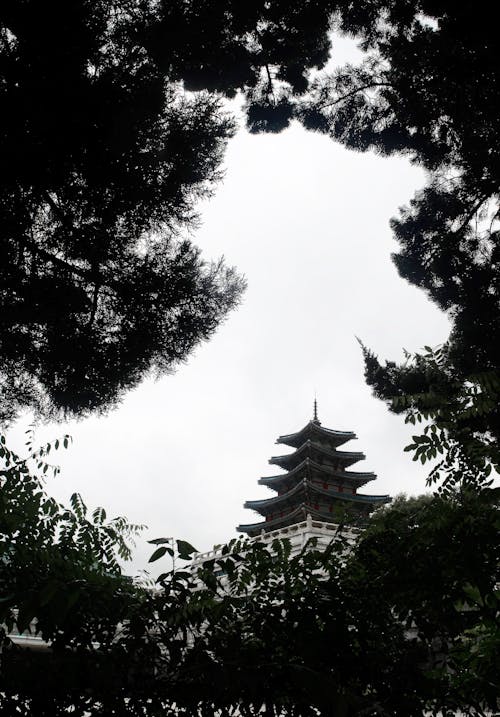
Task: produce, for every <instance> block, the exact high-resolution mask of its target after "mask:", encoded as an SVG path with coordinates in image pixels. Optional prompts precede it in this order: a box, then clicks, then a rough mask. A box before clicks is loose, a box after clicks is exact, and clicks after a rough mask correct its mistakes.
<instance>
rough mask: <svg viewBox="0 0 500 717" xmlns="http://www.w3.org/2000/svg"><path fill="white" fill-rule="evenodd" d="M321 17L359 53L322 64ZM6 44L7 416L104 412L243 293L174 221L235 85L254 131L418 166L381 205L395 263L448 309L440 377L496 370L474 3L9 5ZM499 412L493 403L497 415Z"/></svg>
mask: <svg viewBox="0 0 500 717" xmlns="http://www.w3.org/2000/svg"><path fill="white" fill-rule="evenodd" d="M332 29H333V30H336V31H337V32H342V33H347V34H349V35H351V36H354V37H356V38H357V39H358V41H359V42H360V43H361V46H362V47H363V49H364V50H365V53H366V54H365V60H364V61H363V62H362V63H361V64H359V65H356V66H351V65H347V66H344V67H341V68H338V69H337V70H336V71H335V72H333V73H325V72H322V71H321V70H322V68H324V66H325V64H326V62H327V60H328V57H329V54H330V49H331V50H332V53H333V57H335V39H334V38H333V47H332V48H331V47H330V44H331V37H332V36H331V31H332ZM0 58H1V64H0V74H1V78H2V82H1V84H0V92H1V93H2V100H3V102H2V105H3V107H4V108H5V109H4V112H3V113H2V118H1V123H0V156H1V159H2V162H1V167H2V169H1V172H2V193H1V201H0V216H1V219H2V232H1V237H0V252H1V257H2V278H3V282H2V290H1V293H0V302H1V322H2V328H1V331H0V355H1V356H2V375H1V381H0V386H1V390H2V395H3V398H2V411H3V414H4V417H5V418H8V417H9V416H12V415H13V414H14V413H15V410H16V408H17V407H18V406H23V405H31V406H32V407H33V408H35V410H37V411H38V412H39V413H42V414H45V415H47V414H52V415H61V413H67V414H77V415H78V414H85V413H87V412H89V411H92V410H99V409H105V408H106V407H109V406H111V405H113V404H114V403H116V401H117V400H119V398H120V396H121V395H122V394H123V391H124V390H126V389H127V388H129V387H131V386H133V385H135V384H136V383H137V382H138V381H140V379H141V378H142V377H143V376H144V375H145V374H147V373H148V372H150V371H156V372H160V373H161V372H163V371H166V370H170V369H171V368H172V367H174V366H175V365H176V363H178V362H179V361H182V360H183V359H184V358H185V357H186V356H187V355H188V353H189V351H190V350H191V349H192V347H193V346H194V345H195V344H196V343H197V342H198V341H200V340H202V339H205V338H207V337H208V336H209V335H210V334H211V333H212V332H213V330H214V329H215V327H216V326H217V324H218V323H219V322H220V320H221V319H222V318H223V317H224V316H225V315H226V314H227V312H228V311H229V309H230V308H232V307H233V306H234V305H235V304H236V303H237V301H238V299H239V296H240V295H241V290H242V287H243V283H242V280H241V279H240V278H238V277H237V275H236V274H235V273H234V271H232V270H228V269H226V268H225V267H224V265H223V264H220V263H216V264H214V265H207V264H205V263H204V262H203V261H202V259H201V257H200V254H199V251H198V250H197V249H196V248H195V247H194V246H193V245H192V244H191V243H190V241H189V240H188V239H187V238H186V236H185V234H183V233H182V232H183V230H185V229H186V228H187V227H189V226H193V222H195V213H196V210H195V205H196V201H197V200H198V199H199V198H200V197H203V196H207V195H208V194H210V192H211V191H213V188H214V186H215V183H216V182H217V180H218V179H219V178H220V162H221V159H222V155H223V151H224V147H225V144H226V142H227V140H228V139H229V138H230V137H231V135H232V134H233V132H234V131H235V125H234V122H233V120H232V119H231V117H230V115H229V114H228V111H227V106H226V105H225V104H224V100H225V99H226V98H231V97H234V96H235V94H236V93H237V92H241V93H242V94H243V96H244V99H245V110H246V117H247V124H248V127H249V129H250V131H252V132H261V131H280V130H281V129H284V128H285V127H286V126H288V124H289V123H290V122H291V121H292V120H293V119H295V120H298V121H300V122H302V123H303V125H304V126H305V127H307V128H310V129H312V130H314V131H319V132H322V133H326V134H328V135H329V136H331V137H332V138H333V139H334V140H336V141H340V142H342V143H343V144H345V145H346V146H347V147H350V148H352V149H355V150H361V151H366V150H375V151H377V152H381V153H383V154H391V153H395V152H396V153H404V154H408V155H409V156H410V157H411V158H412V160H413V161H415V162H418V163H420V164H421V165H423V166H424V167H425V168H426V169H427V170H428V171H429V183H428V186H427V187H425V188H424V189H423V190H422V191H420V192H419V193H418V194H417V195H416V196H415V198H414V199H413V200H412V201H411V202H410V204H409V206H408V207H406V208H404V209H403V210H402V212H401V214H400V217H399V218H398V219H395V220H394V221H393V230H394V232H395V236H396V238H397V240H398V241H399V244H400V251H399V253H397V254H396V255H395V257H394V260H395V263H396V265H397V267H398V270H399V272H400V274H401V275H402V276H403V277H404V278H406V279H407V280H408V281H410V282H412V283H414V284H415V285H417V286H420V287H422V288H423V289H424V290H425V291H427V293H428V294H429V296H430V297H431V298H432V299H433V300H434V301H435V302H437V304H438V305H439V306H440V307H441V308H442V309H443V310H445V311H447V312H448V314H449V315H450V316H451V317H452V320H453V329H452V333H451V335H450V337H449V340H448V342H447V345H446V351H447V360H448V367H449V370H450V373H452V374H453V375H454V376H455V377H456V378H457V377H458V378H460V379H461V380H465V378H466V377H469V376H470V374H471V373H474V372H477V368H478V367H480V368H481V370H495V371H496V370H497V369H498V366H499V357H498V341H497V340H496V336H497V334H498V328H499V327H498V323H499V321H500V318H499V317H500V312H499V304H498V266H497V264H498V261H497V259H498V257H497V253H498V251H499V249H498V226H497V212H498V192H497V187H498V179H499V175H498V173H499V170H498V167H499V157H498V147H497V142H496V138H497V136H498V129H499V128H498V122H499V120H498V112H497V107H498V100H499V91H500V90H499V84H498V63H497V62H496V37H495V32H494V29H493V26H492V24H491V25H490V26H488V23H485V22H484V18H483V15H482V13H481V12H479V11H478V12H477V13H471V12H470V11H469V9H468V8H466V7H464V8H462V7H458V6H457V4H456V3H450V2H444V1H443V2H428V1H427V0H418V1H417V0H415V1H413V2H407V0H373V1H372V2H370V3H366V2H363V3H361V2H359V3H358V2H345V1H344V0H324V2H316V1H315V0H306V1H305V2H304V1H303V2H298V1H297V0H294V1H293V2H290V1H287V2H283V1H282V0H271V1H267V0H259V1H258V2H254V3H251V4H248V3H247V4H241V3H235V2H232V0H226V1H225V2H223V3H221V2H214V1H213V0H204V1H203V2H186V1H185V0H175V1H173V2H168V3H167V2H160V3H156V2H152V1H150V0H141V1H137V0H120V1H119V2H115V3H104V2H89V1H86V0H78V2H75V3H71V4H70V5H68V4H67V3H62V2H60V0H50V2H48V3H44V6H43V9H42V8H41V6H40V4H39V3H36V2H35V1H34V0H25V1H24V2H16V1H14V0H10V1H8V2H6V3H4V4H3V7H2V10H1V15H0ZM372 373H373V372H371V373H370V372H369V381H370V382H371V383H372V384H373V385H374V387H375V388H376V390H377V391H378V392H379V394H380V395H381V396H385V397H386V398H387V397H388V396H390V395H394V386H393V385H392V384H391V381H390V380H389V379H390V378H391V376H392V377H394V376H395V375H396V374H397V377H398V378H397V380H398V381H401V382H402V386H403V384H404V383H405V376H407V374H408V372H407V371H405V370H404V369H403V368H402V369H401V370H399V369H396V368H395V367H392V368H391V371H390V373H389V374H388V373H387V372H386V371H384V370H383V369H382V367H380V369H379V370H378V379H377V381H378V383H377V385H375V384H374V379H373V376H372ZM383 374H385V375H386V377H387V379H388V382H387V381H386V383H388V385H386V386H385V388H384V387H383V386H382V383H383V381H382V375H383ZM412 375H413V380H414V383H415V384H419V385H423V384H425V381H426V379H425V376H424V375H423V374H422V372H421V371H420V370H414V371H413V373H412ZM402 390H406V388H404V389H403V388H402ZM396 393H398V391H397V390H396ZM497 423H498V413H497V411H496V410H494V411H491V412H490V414H489V417H488V430H492V431H494V432H495V431H498V426H497Z"/></svg>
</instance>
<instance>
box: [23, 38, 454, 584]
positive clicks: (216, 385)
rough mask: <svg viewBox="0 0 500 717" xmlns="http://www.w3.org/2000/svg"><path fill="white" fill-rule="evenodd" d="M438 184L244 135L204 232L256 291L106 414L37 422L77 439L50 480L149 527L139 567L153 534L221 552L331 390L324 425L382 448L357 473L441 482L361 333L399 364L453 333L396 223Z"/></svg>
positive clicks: (412, 489)
mask: <svg viewBox="0 0 500 717" xmlns="http://www.w3.org/2000/svg"><path fill="white" fill-rule="evenodd" d="M341 49H342V52H343V56H346V54H345V53H347V56H348V54H349V53H350V52H351V48H350V45H349V43H347V42H345V43H343V44H342V48H341ZM424 181H425V177H424V174H423V172H422V171H421V170H420V169H418V168H416V167H412V166H411V165H410V164H409V162H408V160H406V159H401V158H399V159H398V158H391V159H387V158H380V157H376V156H374V155H373V154H359V153H355V152H352V151H347V150H345V149H343V148H342V147H340V146H338V145H337V144H334V143H333V142H332V141H331V140H329V139H328V138H326V137H324V136H319V135H315V134H313V133H310V132H309V133H308V132H305V131H304V130H303V129H301V128H300V127H299V126H293V127H292V128H290V129H289V130H287V131H286V132H283V133H282V134H279V135H264V136H251V135H249V134H247V133H246V132H245V131H243V130H242V131H240V132H239V134H238V135H237V136H236V138H235V139H233V140H232V141H231V143H230V145H229V148H228V152H227V157H226V176H225V180H224V183H223V184H222V185H221V186H220V187H219V189H218V192H217V194H216V196H215V197H214V198H213V199H212V200H210V201H209V202H206V203H205V204H203V206H202V207H201V209H202V220H203V224H202V227H201V229H200V230H199V231H198V232H197V233H196V235H195V237H194V240H195V242H196V243H197V244H198V245H199V246H200V247H201V248H202V250H203V252H204V255H205V257H206V258H207V259H210V258H217V257H218V256H220V255H222V254H223V255H224V256H225V257H226V260H227V262H228V263H229V264H231V265H236V266H237V267H238V269H239V270H240V272H242V273H244V274H245V275H246V277H247V280H248V289H247V292H246V294H245V296H244V300H243V303H242V305H241V306H240V307H239V309H238V310H236V311H235V312H233V313H232V314H231V315H230V316H229V318H228V320H227V321H226V323H225V324H224V325H223V326H221V327H220V329H219V330H218V332H217V333H216V335H215V336H214V337H213V338H212V340H211V341H210V342H209V343H207V344H204V345H203V346H201V347H200V348H199V349H198V350H197V351H196V352H195V353H194V354H193V355H192V356H191V357H190V360H189V362H188V363H187V364H186V365H184V366H181V367H180V368H179V370H178V371H177V373H176V374H175V375H172V376H167V377H164V378H162V379H161V380H159V381H156V382H154V381H147V382H145V383H144V384H142V385H141V386H140V387H139V388H138V389H136V390H135V391H133V392H131V393H130V394H129V395H128V396H127V398H126V399H125V401H124V402H123V404H122V405H121V407H120V408H119V409H118V410H116V411H114V412H112V413H110V414H109V415H108V416H107V417H102V418H90V419H88V420H85V421H81V422H72V423H70V424H63V425H56V426H54V425H52V426H44V427H40V428H38V429H37V439H38V440H39V441H40V442H41V441H44V440H46V439H48V438H56V437H58V436H59V435H61V434H62V433H65V432H69V433H71V434H72V436H73V439H74V443H73V445H72V447H71V448H70V449H69V450H68V451H66V452H60V454H59V456H58V462H59V463H60V465H61V467H62V473H61V475H60V476H59V477H58V478H56V479H54V480H52V479H50V480H49V481H48V487H49V490H50V491H51V492H52V493H53V494H54V495H56V496H57V497H58V498H60V499H63V500H66V499H67V498H68V497H69V495H70V494H71V493H72V492H74V491H79V492H80V493H81V494H82V495H83V497H84V499H85V500H86V501H87V503H88V504H89V505H90V506H91V507H92V508H93V507H95V506H96V505H104V506H105V507H106V509H107V511H108V514H109V515H122V514H123V515H126V516H127V517H128V518H129V519H130V520H131V521H133V522H139V523H146V524H147V525H148V526H149V528H148V530H147V532H145V533H144V536H143V538H141V539H140V540H139V541H138V546H137V551H136V557H135V560H134V563H133V565H132V566H131V568H129V570H131V571H132V572H133V571H136V570H138V569H140V568H144V567H146V563H147V558H148V557H149V555H150V553H151V549H150V548H151V546H148V545H147V544H146V540H147V539H148V538H152V537H161V536H176V537H179V538H183V539H186V540H189V541H190V542H192V543H193V544H194V545H195V546H196V547H197V548H198V549H199V550H208V549H210V548H211V547H212V545H213V544H214V543H221V542H225V541H227V540H229V539H230V538H232V537H234V536H235V526H236V525H237V524H238V523H240V522H243V523H247V522H253V520H254V515H255V514H253V513H252V512H251V511H248V510H244V509H243V503H244V501H245V500H247V499H257V498H259V497H270V496H271V492H270V491H269V489H267V488H265V487H263V486H258V485H257V480H258V478H259V477H260V476H262V475H273V474H275V473H276V472H278V471H277V470H276V468H273V467H272V466H269V465H267V460H268V458H269V457H270V456H272V455H277V454H280V453H282V452H284V449H283V447H281V448H280V447H278V446H275V445H274V441H275V440H276V438H277V437H278V435H280V434H283V433H291V432H293V431H296V430H299V429H300V428H301V427H302V426H303V425H304V424H305V423H307V421H309V420H310V419H311V417H312V407H313V400H314V392H315V391H316V393H317V397H318V407H319V418H320V420H321V421H322V423H323V425H324V426H326V427H329V428H335V429H339V430H353V431H354V432H355V433H356V434H357V436H358V440H357V441H355V442H354V441H353V442H351V443H348V444H346V445H345V449H346V450H360V451H363V452H364V453H365V454H366V460H365V461H363V463H358V464H356V465H355V466H353V470H370V471H371V470H373V471H374V472H375V473H376V474H377V476H378V479H377V481H376V482H373V483H370V484H369V485H367V486H365V488H364V491H365V492H368V493H390V494H392V495H395V494H397V493H400V492H406V493H408V494H418V493H420V492H422V491H424V490H425V477H426V470H425V468H423V467H422V466H420V465H418V466H417V465H416V464H415V463H413V462H412V461H411V459H410V458H409V457H408V454H404V453H403V448H404V446H405V445H406V444H407V443H408V440H409V437H410V436H411V427H407V426H405V425H404V422H403V419H402V418H400V417H397V416H394V415H391V414H389V413H388V411H387V408H386V407H385V405H384V404H382V403H381V402H379V401H378V400H376V399H375V398H374V397H373V396H372V395H371V392H370V389H369V388H368V387H367V386H366V385H365V383H364V380H363V362H362V357H361V351H360V348H359V345H358V343H357V342H356V338H355V337H356V336H358V337H360V338H361V339H362V340H363V342H364V343H365V344H366V345H368V346H369V347H371V348H372V349H373V350H374V351H375V352H376V353H377V354H378V355H379V357H380V358H389V359H394V360H401V359H402V358H403V348H405V349H407V350H409V351H415V350H418V349H421V348H422V347H423V346H424V345H425V344H427V345H436V344H439V343H441V342H442V341H444V340H445V339H446V337H447V334H448V321H447V319H446V317H445V316H444V315H443V314H442V313H440V312H439V311H438V309H437V308H436V307H435V306H434V305H432V304H431V303H430V302H429V301H428V300H427V298H426V296H425V294H424V293H423V292H422V291H419V290H417V289H416V288H414V287H412V286H410V285H409V284H407V283H406V282H405V281H403V280H402V279H400V278H399V276H398V275H397V272H396V269H395V267H394V266H393V264H392V262H391V260H390V254H391V252H393V251H394V250H395V249H396V248H397V247H396V244H395V242H394V241H393V239H392V236H391V231H390V229H389V219H390V218H391V216H394V215H395V214H396V213H397V209H398V207H399V206H401V205H403V204H405V203H407V202H408V200H409V199H410V198H411V197H412V195H413V193H414V192H415V190H416V189H418V188H419V187H421V186H422V185H423V183H424ZM29 421H30V419H29V417H27V416H25V417H23V418H22V419H21V420H20V421H19V423H18V424H17V426H15V427H14V429H13V431H12V437H13V440H15V441H19V436H20V435H21V434H22V432H23V431H24V430H25V429H26V428H27V426H28V424H29ZM285 450H286V449H285Z"/></svg>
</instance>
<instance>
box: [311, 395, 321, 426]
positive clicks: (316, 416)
mask: <svg viewBox="0 0 500 717" xmlns="http://www.w3.org/2000/svg"><path fill="white" fill-rule="evenodd" d="M313 421H314V423H317V424H318V426H321V421H320V420H319V419H318V401H317V399H316V394H314V413H313Z"/></svg>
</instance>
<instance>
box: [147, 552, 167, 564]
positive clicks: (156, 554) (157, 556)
mask: <svg viewBox="0 0 500 717" xmlns="http://www.w3.org/2000/svg"><path fill="white" fill-rule="evenodd" d="M166 552H168V548H158V549H157V550H155V551H154V553H153V555H152V556H151V557H150V558H149V560H148V563H154V562H155V560H159V559H160V558H162V557H163V556H164V555H165V553H166Z"/></svg>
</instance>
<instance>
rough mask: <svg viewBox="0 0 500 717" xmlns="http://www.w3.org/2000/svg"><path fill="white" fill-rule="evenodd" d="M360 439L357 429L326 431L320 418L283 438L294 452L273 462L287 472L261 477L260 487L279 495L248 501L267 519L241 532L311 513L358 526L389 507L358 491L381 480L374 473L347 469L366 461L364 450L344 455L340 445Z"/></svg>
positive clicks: (383, 498) (383, 500)
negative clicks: (265, 487)
mask: <svg viewBox="0 0 500 717" xmlns="http://www.w3.org/2000/svg"><path fill="white" fill-rule="evenodd" d="M354 438H356V435H355V433H353V432H352V431H334V430H331V429H329V428H324V427H323V426H322V425H321V424H320V422H319V421H318V418H317V411H316V403H315V408H314V419H313V420H312V421H309V423H307V424H306V425H305V426H304V427H303V428H302V429H301V430H300V431H297V432H296V433H290V434H286V435H283V436H280V437H279V438H278V440H277V443H279V444H284V445H287V446H290V447H292V448H294V449H295V450H294V451H292V452H291V453H288V454H285V455H281V456H274V457H273V458H271V459H270V460H269V463H271V464H273V465H277V466H279V467H280V468H283V469H284V470H285V471H286V472H285V473H281V474H279V475H273V476H267V477H262V478H260V479H259V481H258V482H259V484H260V485H266V486H267V487H268V488H271V489H273V490H275V491H276V492H277V495H275V496H272V497H270V498H263V499H258V500H249V501H247V502H246V503H245V508H250V509H251V510H255V511H257V512H258V513H259V514H260V515H261V516H262V517H263V518H264V520H263V521H261V522H258V523H249V524H245V525H240V526H239V527H238V530H239V531H241V532H244V533H247V534H248V535H251V536H252V535H257V534H258V533H259V532H261V531H262V530H263V531H264V532H268V531H270V530H274V529H276V528H279V527H285V526H288V525H293V524H294V523H296V522H300V521H302V520H304V519H305V518H306V517H307V515H311V517H313V518H314V519H317V520H321V521H324V522H331V523H337V522H339V521H342V522H346V521H347V522H351V523H359V522H360V521H362V520H363V519H366V516H367V515H368V513H370V512H371V511H372V510H374V508H376V507H377V506H378V505H382V504H383V503H387V502H388V501H389V500H390V498H389V496H387V495H367V494H362V493H358V492H357V490H358V488H359V487H361V486H363V485H364V484H365V483H368V482H369V481H371V480H374V479H375V478H376V475H375V474H374V473H372V472H362V471H348V470H346V468H348V467H349V466H351V465H352V464H353V463H356V462H357V461H360V460H363V459H364V458H365V455H364V453H361V452H360V451H340V450H338V446H341V445H343V444H344V443H346V442H347V441H349V440H352V439H354Z"/></svg>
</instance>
